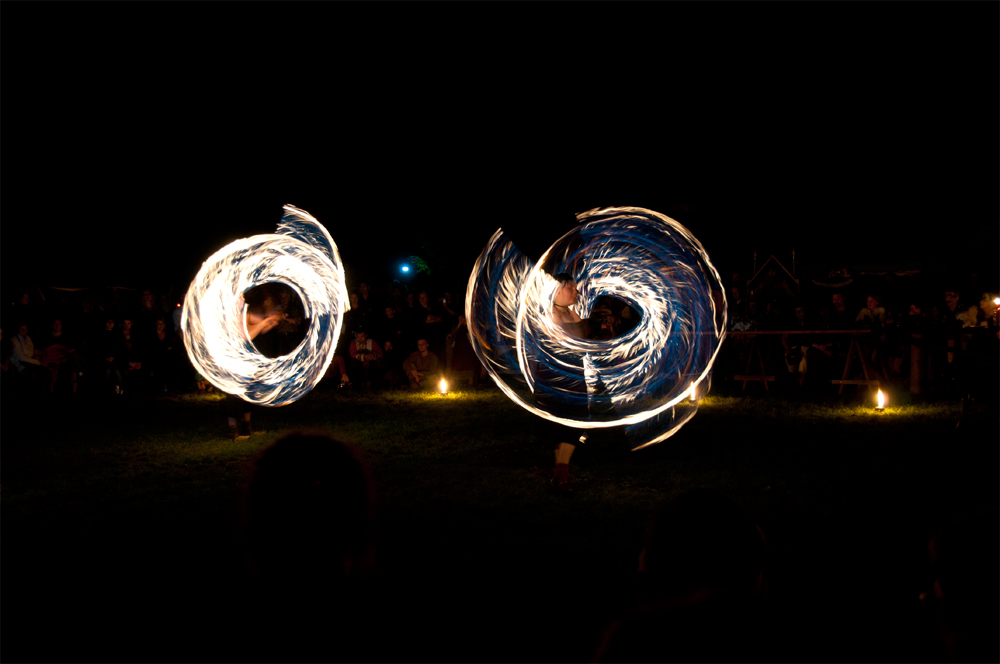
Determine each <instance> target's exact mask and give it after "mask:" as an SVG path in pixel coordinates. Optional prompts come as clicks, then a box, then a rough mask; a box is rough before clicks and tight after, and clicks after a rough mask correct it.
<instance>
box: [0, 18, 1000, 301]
mask: <svg viewBox="0 0 1000 664" xmlns="http://www.w3.org/2000/svg"><path fill="white" fill-rule="evenodd" d="M229 7H230V6H229V5H225V6H219V5H216V6H208V7H207V8H200V9H197V10H195V9H194V6H192V5H154V6H149V7H146V6H139V5H135V6H133V5H128V6H125V5H94V6H90V7H88V8H87V9H82V8H76V7H73V6H66V5H62V6H58V7H57V8H56V7H53V8H52V9H48V10H46V9H42V8H41V6H39V5H26V4H15V5H7V9H6V11H5V14H6V17H5V18H6V19H7V20H6V21H5V23H6V26H5V28H6V29H5V41H6V44H5V46H6V48H5V52H6V54H7V56H6V57H5V59H4V63H3V92H4V106H3V111H4V113H3V127H4V141H3V156H4V160H3V166H4V168H3V175H4V180H3V196H2V213H3V237H2V239H3V242H2V247H3V261H2V263H3V281H4V283H3V287H4V290H5V292H9V291H10V290H11V289H13V288H21V287H30V286H34V285H41V286H63V287H81V286H131V287H140V288H141V287H147V286H149V285H152V286H154V287H158V288H163V287H166V285H168V284H169V285H183V284H186V283H188V282H189V280H190V279H191V278H192V277H193V276H194V274H195V272H196V271H197V269H198V267H199V266H200V264H201V262H202V261H203V260H204V259H205V258H207V257H208V256H209V255H211V253H213V252H214V251H215V250H217V249H219V248H220V247H221V246H223V245H224V244H225V243H227V242H228V241H231V240H233V239H236V238H239V237H246V236H248V235H251V234H255V233H269V232H273V229H274V227H275V225H276V224H277V222H278V220H279V219H280V215H281V205H282V204H284V203H292V204H294V205H297V206H299V207H301V208H303V209H305V210H307V211H309V212H310V213H312V214H313V215H314V216H316V217H317V218H318V219H319V220H320V221H321V222H322V223H323V224H324V225H325V226H326V227H327V229H328V230H329V231H330V233H331V235H332V236H333V237H334V239H335V241H336V242H337V244H338V246H339V248H340V251H341V255H342V256H343V258H344V259H345V261H346V263H347V265H348V269H349V277H351V278H352V279H353V280H355V281H356V280H357V279H359V278H368V279H370V280H375V281H376V282H383V283H384V282H385V281H388V280H389V279H391V278H393V277H400V276H401V275H400V273H399V272H398V270H397V265H398V260H397V259H400V258H402V257H405V256H408V255H420V256H422V257H424V258H425V260H428V263H429V264H430V265H431V267H432V268H435V269H436V270H435V273H436V275H437V277H438V278H439V279H440V280H441V281H442V282H449V285H456V284H462V285H464V281H465V280H466V279H467V275H468V273H469V270H470V268H471V266H472V262H473V261H474V260H475V257H476V256H477V255H478V253H479V251H481V249H482V247H483V246H484V245H485V242H486V240H487V239H488V237H489V236H490V234H491V233H492V232H493V231H494V230H495V229H496V228H497V227H499V226H501V225H506V226H508V227H510V228H511V229H512V231H514V232H515V233H517V234H520V235H522V236H523V235H526V234H528V233H531V234H532V235H535V236H537V237H538V238H540V239H539V242H541V243H547V242H550V241H552V240H554V239H555V237H557V236H558V235H560V234H561V233H562V232H564V231H565V230H567V229H568V227H569V226H570V225H571V224H572V214H573V213H576V212H580V211H584V210H587V209H591V208H593V207H599V206H609V205H634V206H643V207H648V208H651V209H655V210H658V211H660V212H664V213H666V214H668V215H671V216H673V217H675V218H676V219H678V220H679V221H681V222H682V223H684V224H686V225H687V226H688V227H689V228H690V229H691V230H692V231H693V232H694V233H695V235H696V236H697V237H698V238H699V239H700V240H701V241H702V242H703V243H704V245H705V246H706V248H707V249H708V251H709V254H710V256H711V257H712V258H713V260H714V261H715V262H716V264H717V266H719V267H720V269H721V270H722V271H723V272H726V270H737V269H738V270H742V271H744V272H749V270H750V266H751V264H752V263H751V261H752V253H753V251H755V250H756V251H758V252H759V254H761V258H760V260H761V261H762V260H763V258H765V257H766V256H767V255H768V254H770V253H775V254H776V255H778V256H779V257H781V258H782V260H784V261H786V262H787V261H788V260H789V256H788V254H789V253H790V250H791V249H793V248H794V249H796V252H797V261H798V265H799V267H800V269H804V270H806V271H810V270H814V271H816V273H819V272H821V271H825V270H826V269H828V267H830V266H832V265H834V264H836V263H851V262H854V263H872V262H886V261H915V260H920V261H925V262H926V261H936V262H948V261H951V262H953V263H958V264H959V265H960V266H961V265H966V264H971V263H977V264H978V265H979V267H978V269H979V270H980V271H981V270H983V269H985V270H986V271H987V272H988V273H990V274H995V273H996V270H995V269H994V265H995V263H996V255H997V251H996V250H997V245H998V231H997V229H998V226H1000V225H998V207H997V204H998V196H997V193H998V192H997V183H998V159H997V147H998V134H997V118H998V110H1000V109H998V100H997V80H998V75H997V74H998V71H997V69H998V68H997V57H996V55H997V53H996V51H997V48H996V46H997V43H996V42H997V40H996V34H995V32H996V31H995V26H996V20H995V19H996V18H997V9H996V7H995V6H994V5H990V4H986V5H962V6H959V7H947V8H945V7H942V6H940V5H917V4H911V5H901V6H898V7H896V6H893V7H891V8H890V7H876V8H871V7H868V8H865V9H863V10H862V9H861V8H855V7H853V6H845V7H832V6H826V7H786V6H784V5H782V6H777V5H764V6H756V7H752V8H751V7H742V6H724V7H718V8H713V7H709V6H690V5H683V6H680V7H674V6H669V7H668V6H664V5H655V6H654V5H639V4H630V5H623V6H618V5H616V6H614V7H613V8H612V6H610V5H596V4H580V5H573V6H571V7H572V9H570V6H565V5H541V6H536V7H535V9H533V10H531V11H528V9H527V6H522V5H420V6H414V5H355V4H351V5H323V6H313V5H294V6H289V7H282V8H281V9H278V8H275V7H271V8H265V6H264V5H257V4H253V5H244V6H241V7H239V9H238V10H237V9H235V7H234V8H233V9H230V8H229ZM599 8H600V9H599ZM570 18H572V20H573V21H575V22H580V23H576V24H577V25H580V26H581V27H580V29H575V30H572V31H570V30H568V29H567V28H566V27H565V26H564V25H563V22H564V21H567V20H569V19H570ZM452 21H457V23H456V24H455V25H461V26H464V27H463V28H461V29H458V28H455V29H452V28H450V27H446V26H451V25H452ZM247 26H249V27H247ZM8 35H10V38H9V39H8V38H7V36H8ZM522 229H524V230H522ZM984 265H985V267H983V266H984Z"/></svg>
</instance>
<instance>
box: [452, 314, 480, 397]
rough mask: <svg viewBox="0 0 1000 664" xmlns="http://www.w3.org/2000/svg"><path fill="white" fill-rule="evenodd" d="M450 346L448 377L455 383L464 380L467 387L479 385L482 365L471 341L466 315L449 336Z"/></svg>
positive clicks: (461, 317) (462, 315)
mask: <svg viewBox="0 0 1000 664" xmlns="http://www.w3.org/2000/svg"><path fill="white" fill-rule="evenodd" d="M448 345H449V347H450V350H451V368H450V369H449V370H448V375H449V376H451V379H452V380H453V381H458V380H464V381H465V383H466V384H467V385H478V384H479V379H480V377H481V376H480V370H479V369H480V363H479V358H478V357H476V351H475V350H473V348H472V342H470V341H469V326H468V325H467V324H466V322H465V314H460V315H459V316H458V324H457V325H455V328H454V329H453V330H452V331H451V334H449V335H448Z"/></svg>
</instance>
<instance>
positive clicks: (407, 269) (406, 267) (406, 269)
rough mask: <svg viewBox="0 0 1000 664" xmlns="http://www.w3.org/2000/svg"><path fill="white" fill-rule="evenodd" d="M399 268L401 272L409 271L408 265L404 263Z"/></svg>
mask: <svg viewBox="0 0 1000 664" xmlns="http://www.w3.org/2000/svg"><path fill="white" fill-rule="evenodd" d="M399 269H401V270H402V271H403V272H409V271H410V266H409V265H404V266H403V267H401V268H399Z"/></svg>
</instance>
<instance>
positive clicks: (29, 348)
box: [10, 334, 42, 371]
mask: <svg viewBox="0 0 1000 664" xmlns="http://www.w3.org/2000/svg"><path fill="white" fill-rule="evenodd" d="M11 344H12V345H13V346H14V352H13V353H12V354H11V356H10V361H11V362H13V363H14V366H15V367H17V370H18V371H21V370H22V369H24V365H25V364H37V365H39V366H41V364H42V363H41V362H39V361H38V360H36V359H35V344H33V343H31V337H22V336H21V335H20V334H17V335H14V339H13V340H12V341H11Z"/></svg>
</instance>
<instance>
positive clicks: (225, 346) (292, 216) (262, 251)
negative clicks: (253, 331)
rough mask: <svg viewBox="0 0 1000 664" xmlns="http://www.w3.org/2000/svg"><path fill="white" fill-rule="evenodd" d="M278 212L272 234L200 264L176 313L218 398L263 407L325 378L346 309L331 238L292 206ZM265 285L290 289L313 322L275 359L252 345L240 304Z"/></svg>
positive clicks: (234, 245)
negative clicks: (229, 397)
mask: <svg viewBox="0 0 1000 664" xmlns="http://www.w3.org/2000/svg"><path fill="white" fill-rule="evenodd" d="M284 210H285V213H284V215H283V216H282V219H281V223H280V224H279V225H278V229H277V232H276V233H275V234H273V235H254V236H253V237H248V238H244V239H242V240H236V241H235V242H232V243H230V244H228V245H227V246H225V247H223V248H222V249H220V250H219V251H217V252H215V253H214V254H213V255H212V256H211V257H210V258H209V259H208V260H206V261H205V263H204V264H203V265H202V266H201V269H200V270H199V271H198V275H197V276H196V277H195V279H194V281H193V282H192V283H191V287H190V288H189V289H188V293H187V297H185V299H184V309H183V312H182V314H181V331H182V332H183V334H184V342H185V345H186V346H187V351H188V355H189V356H190V358H191V362H192V363H193V364H194V366H195V368H196V369H197V370H198V371H199V372H200V373H201V374H202V375H203V376H204V377H205V378H206V379H208V381H209V382H211V383H212V384H213V385H215V386H216V387H218V388H219V389H220V390H222V391H223V392H227V393H229V394H235V395H238V396H240V397H242V398H243V399H245V400H246V401H249V402H250V403H255V404H261V405H265V406H283V405H285V404H289V403H291V402H293V401H295V400H296V399H299V398H300V397H302V396H303V395H305V394H306V393H307V392H309V390H311V389H312V388H313V387H315V386H316V384H317V383H318V382H319V381H320V380H321V379H322V378H323V374H324V373H326V369H327V367H328V366H329V365H330V361H331V360H332V359H333V353H334V350H335V349H336V347H337V339H338V337H339V336H340V325H341V321H342V319H343V316H344V312H345V311H347V310H348V309H349V306H350V305H349V304H348V303H347V288H346V284H345V280H344V267H343V264H342V263H341V261H340V255H339V254H338V252H337V245H336V244H334V242H333V238H331V237H330V234H329V233H327V231H326V229H325V228H323V226H322V225H321V224H320V223H319V222H318V221H317V220H316V219H314V218H313V217H312V216H311V215H310V214H309V213H308V212H305V211H304V210H300V209H298V208H296V207H294V206H291V205H286V206H284ZM268 282H278V283H282V284H285V285H287V286H288V287H290V288H292V289H293V290H294V291H295V292H296V293H297V294H298V296H299V298H300V299H301V300H302V305H303V309H304V312H305V313H304V316H305V318H308V319H311V323H310V325H309V330H308V334H307V335H306V338H305V339H304V340H303V341H302V343H300V344H299V346H298V347H297V348H296V349H295V350H294V351H293V352H292V353H290V354H288V355H283V356H281V357H276V358H268V357H264V356H263V355H261V354H260V353H259V352H257V350H256V349H255V348H254V346H253V344H251V342H250V340H249V337H248V335H247V328H246V310H247V305H246V303H245V302H244V300H243V295H244V293H246V292H247V291H248V290H250V289H252V288H254V287H255V286H259V285H261V284H265V283H268Z"/></svg>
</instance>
